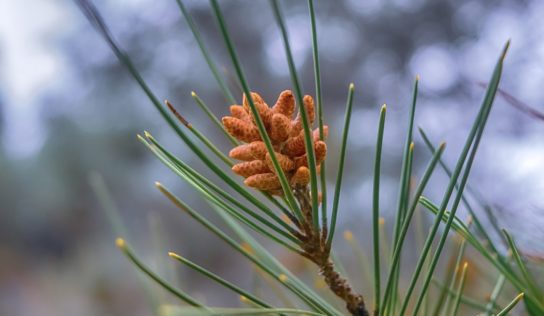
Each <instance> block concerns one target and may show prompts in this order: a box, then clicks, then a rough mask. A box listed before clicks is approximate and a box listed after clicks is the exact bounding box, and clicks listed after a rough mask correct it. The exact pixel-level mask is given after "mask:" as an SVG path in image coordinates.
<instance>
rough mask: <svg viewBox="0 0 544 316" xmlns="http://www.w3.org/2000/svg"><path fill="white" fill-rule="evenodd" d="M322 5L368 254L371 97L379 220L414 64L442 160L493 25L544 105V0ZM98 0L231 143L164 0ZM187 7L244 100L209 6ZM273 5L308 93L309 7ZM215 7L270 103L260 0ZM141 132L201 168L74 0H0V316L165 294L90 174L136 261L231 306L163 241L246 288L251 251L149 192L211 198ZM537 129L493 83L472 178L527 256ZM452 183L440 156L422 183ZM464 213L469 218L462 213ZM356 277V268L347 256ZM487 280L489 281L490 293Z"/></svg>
mask: <svg viewBox="0 0 544 316" xmlns="http://www.w3.org/2000/svg"><path fill="white" fill-rule="evenodd" d="M316 2H317V4H316V6H317V7H316V9H317V19H318V21H317V22H318V32H319V45H320V47H319V48H320V53H321V65H322V68H321V69H322V83H323V94H324V104H325V107H326V109H325V117H326V122H327V123H328V125H329V126H330V130H331V132H330V140H329V141H328V143H329V146H330V154H329V156H328V166H329V167H328V172H329V174H330V177H329V181H330V183H329V186H330V191H329V192H331V191H332V189H333V184H334V182H333V178H334V175H335V174H336V170H337V166H336V162H337V158H338V157H337V155H336V154H335V153H337V152H338V148H339V145H338V144H339V139H340V136H341V129H340V127H341V125H342V121H343V114H344V113H343V112H344V106H345V99H346V94H347V86H348V84H349V83H350V82H354V83H355V85H356V97H355V109H354V116H353V124H352V130H351V134H350V139H349V140H350V148H349V150H348V161H347V169H346V177H345V182H344V191H343V195H342V200H341V214H340V219H339V225H340V232H341V231H343V230H345V229H350V230H352V231H353V233H354V235H355V237H356V238H357V239H358V240H360V243H361V244H363V245H364V246H365V247H366V248H365V249H366V250H367V251H370V249H371V248H369V245H370V236H371V235H370V234H371V231H370V229H369V228H370V225H369V219H370V218H371V215H370V206H371V202H370V197H371V189H372V182H371V177H370V173H371V170H372V164H373V153H374V149H373V146H374V143H375V134H376V129H377V118H378V114H379V113H378V112H379V108H380V106H381V105H382V104H383V103H387V105H388V110H389V112H388V117H387V123H386V124H387V125H386V134H385V144H384V146H385V147H384V155H385V157H384V159H385V161H384V165H383V178H382V179H383V180H382V181H383V191H382V204H383V210H382V212H383V214H384V216H385V217H386V224H387V223H389V222H388V221H389V219H388V215H390V214H393V211H394V209H395V205H396V204H395V200H396V195H397V182H398V178H399V173H400V157H401V154H402V148H403V143H404V137H405V134H404V133H405V128H406V126H407V114H408V107H409V104H410V101H411V89H412V86H413V81H414V78H415V76H416V74H419V75H420V76H421V83H420V96H419V102H418V108H417V113H416V125H417V126H421V127H423V128H424V129H425V130H426V132H427V133H428V134H429V136H430V137H431V139H432V140H433V141H434V142H436V143H438V141H442V140H444V141H446V142H447V143H448V148H447V150H446V154H445V157H446V160H447V161H448V162H450V164H452V163H453V162H454V161H455V160H456V157H457V155H458V154H459V152H460V148H461V146H462V143H463V142H464V139H465V137H466V135H467V132H468V127H469V126H470V125H471V124H472V121H473V119H474V117H475V113H476V111H477V108H478V106H479V104H480V102H481V99H482V97H483V93H484V88H483V86H485V84H486V83H487V80H489V78H490V75H491V72H492V69H493V66H494V64H495V62H496V59H497V57H498V56H499V54H500V51H501V48H502V46H503V45H504V43H505V42H506V40H508V39H511V40H512V45H511V49H510V52H509V54H508V56H507V59H506V64H505V70H504V76H503V81H502V82H501V89H502V90H503V91H504V92H507V93H508V94H509V95H511V96H513V97H515V98H516V99H517V100H519V101H520V102H522V103H523V104H525V105H527V106H529V107H531V108H532V109H533V110H535V111H537V112H540V113H542V112H544V89H542V87H543V84H544V20H543V19H542V16H544V2H542V1H539V0H525V1H506V0H505V1H492V2H491V1H473V0H449V1H447V0H441V1H428V0H410V1H408V0H383V1H378V0H346V1H330V2H325V1H316ZM94 3H95V4H96V6H97V7H98V9H99V10H100V12H101V13H102V14H103V15H104V18H105V20H106V22H107V23H108V24H109V26H110V27H111V30H112V32H113V34H114V36H115V37H116V38H117V39H118V40H119V42H120V43H121V45H122V46H123V47H124V48H125V49H126V50H127V51H128V53H129V55H130V56H131V58H132V59H133V61H134V62H135V64H136V65H137V67H138V68H139V69H140V70H141V72H142V73H143V76H144V77H145V78H146V80H147V81H148V82H149V84H150V85H151V87H152V88H153V90H154V92H155V93H156V94H157V95H158V96H159V98H163V99H165V98H168V99H169V100H170V101H171V102H172V103H173V104H174V105H175V106H176V107H177V108H178V109H179V110H180V111H181V112H182V114H183V115H184V116H185V117H186V118H187V119H188V120H189V121H190V122H191V123H192V124H193V125H194V126H197V127H198V128H199V129H200V130H201V131H203V132H204V133H205V134H206V135H208V136H209V137H210V138H212V139H213V140H215V141H216V143H217V144H218V146H219V147H220V148H221V149H222V150H224V151H225V152H226V151H228V150H229V146H228V143H227V142H226V141H225V139H224V138H223V137H222V135H221V134H220V132H219V131H218V130H217V129H216V128H215V127H214V126H212V125H211V124H210V123H209V122H208V121H207V120H206V117H205V115H204V114H203V113H202V112H200V111H199V109H198V107H196V106H195V104H194V102H193V101H192V99H191V96H190V92H191V91H195V92H197V93H198V95H199V96H200V97H201V98H202V99H203V100H204V101H205V102H206V103H207V104H208V105H209V106H210V107H211V108H212V110H213V111H214V113H215V114H216V115H217V116H219V117H221V116H223V115H226V114H227V112H228V104H227V102H226V101H225V99H224V98H223V96H222V94H221V91H220V89H219V88H218V86H217V84H216V82H215V81H214V79H213V77H212V75H211V73H210V71H209V69H208V68H207V65H206V63H205V61H204V58H203V57H202V55H201V54H200V51H199V49H198V46H197V45H196V42H195V40H194V39H193V36H192V34H191V32H190V30H189V28H188V26H187V24H186V23H185V21H184V20H183V18H182V16H181V13H180V11H179V9H178V7H177V5H176V3H175V1H173V0H171V1H151V0H130V1H129V0H120V1H102V0H100V1H94ZM185 3H186V6H187V8H188V9H189V11H190V13H191V14H192V15H193V18H194V19H195V21H196V23H197V25H198V27H199V29H200V31H201V32H202V34H203V37H204V41H205V44H206V45H207V46H208V48H209V49H210V51H211V52H212V55H213V56H212V57H213V58H214V59H215V60H216V62H217V63H218V65H219V66H220V67H221V70H222V71H223V74H224V75H225V78H226V80H227V81H228V83H229V85H230V86H231V88H232V90H233V91H235V92H236V95H235V96H236V98H237V99H238V100H240V99H241V93H240V92H239V91H240V90H239V89H238V88H237V85H236V83H235V80H234V76H233V73H232V68H231V65H230V62H229V60H228V56H227V55H226V50H225V48H224V46H223V42H222V39H221V38H220V36H219V33H218V30H217V26H216V23H215V20H214V17H213V16H212V12H211V10H210V8H209V4H208V3H207V2H205V1H185ZM281 3H282V5H283V9H284V14H285V16H286V18H287V24H288V28H289V34H290V39H291V43H292V48H293V50H294V54H295V59H296V64H297V67H298V69H299V71H300V74H301V78H302V80H303V87H304V92H305V93H308V94H312V95H313V94H314V90H315V89H314V84H313V68H312V55H311V38H310V27H309V23H310V21H309V16H308V12H307V10H308V9H307V4H306V2H305V1H297V2H294V1H289V2H287V1H282V2H281ZM221 6H222V8H223V10H224V15H225V17H226V19H227V23H228V27H229V29H230V31H231V33H232V35H233V37H234V40H235V43H236V45H237V49H238V53H239V55H240V57H241V59H242V62H243V67H244V69H245V72H246V75H247V76H248V78H249V80H250V85H251V87H252V89H253V90H254V91H258V92H259V93H261V95H262V96H263V97H264V98H265V100H267V102H268V103H269V104H273V103H274V102H275V99H276V97H277V95H278V94H279V92H281V91H282V90H284V89H290V88H291V84H290V79H289V73H288V69H287V64H286V61H285V58H284V51H283V46H282V43H281V38H280V34H279V32H278V28H277V26H276V24H275V22H274V19H273V16H272V13H271V10H270V6H269V3H268V1H264V0H263V1H252V2H247V1H222V2H221ZM143 130H148V131H150V132H151V133H152V134H153V135H154V136H155V137H156V138H157V139H159V140H160V141H161V142H162V143H164V144H165V145H166V146H167V147H168V148H169V149H171V150H172V151H173V152H175V153H177V154H179V156H181V157H182V158H183V159H184V160H186V161H189V162H190V163H191V164H192V165H193V166H194V167H195V168H197V169H200V170H203V168H202V167H203V166H202V165H201V164H200V163H198V162H197V161H196V159H195V157H194V156H193V155H192V154H190V153H189V152H188V151H187V149H186V148H185V147H184V145H183V143H182V142H181V141H180V140H179V139H177V138H176V137H175V135H174V133H173V132H172V131H171V129H169V128H168V126H167V125H166V124H165V123H164V122H163V121H162V119H161V118H160V116H159V115H158V113H157V112H156V110H155V109H154V108H153V107H152V105H151V103H150V102H149V100H148V99H147V98H146V96H145V95H144V93H143V92H142V91H141V90H140V88H139V87H138V86H137V84H136V83H135V82H134V81H133V79H132V78H131V77H130V76H129V75H128V72H127V71H126V70H125V69H124V68H123V67H122V66H121V65H120V64H119V63H118V61H117V60H116V58H115V56H114V55H113V54H112V53H111V51H110V49H109V47H108V46H107V45H106V44H105V42H104V41H103V40H102V38H100V37H99V36H98V35H97V33H96V32H95V31H94V30H93V28H92V27H91V26H90V24H89V23H88V21H87V20H86V19H85V17H84V16H83V14H82V13H81V12H80V11H79V9H78V7H77V5H76V4H75V3H74V2H71V1H62V0H51V1H32V0H19V1H9V0H0V314H1V315H43V316H48V315H151V314H153V311H152V306H153V304H155V303H156V302H157V301H161V302H162V301H168V300H169V298H168V296H167V295H163V294H164V293H163V292H162V291H160V290H157V291H155V292H154V293H156V294H157V295H158V297H156V295H151V296H150V295H148V292H149V289H151V290H154V289H155V287H153V286H150V287H146V286H145V285H142V284H148V285H149V283H142V282H141V281H142V278H140V277H139V276H138V273H137V272H136V271H135V269H134V268H133V266H132V265H131V264H130V263H129V262H128V261H127V260H126V259H125V258H124V257H123V256H122V254H121V253H119V251H118V250H117V249H116V248H115V246H114V240H115V237H116V236H115V234H114V233H113V229H112V225H111V223H110V221H109V220H108V218H107V216H106V213H105V212H104V210H103V208H102V206H101V205H100V203H99V199H98V198H97V196H96V195H95V193H94V192H93V190H92V188H91V186H90V184H89V176H90V174H92V173H95V174H100V175H102V177H103V179H104V182H105V183H106V185H107V187H108V189H109V190H110V193H111V195H112V196H113V200H114V202H115V204H116V206H117V208H118V209H119V212H120V214H121V218H122V222H123V225H124V226H125V228H126V230H127V231H128V232H127V236H125V237H126V238H127V240H128V241H129V242H130V243H131V244H132V245H133V246H134V248H135V250H136V251H137V253H138V254H139V255H140V256H141V257H142V258H143V260H144V261H145V262H146V263H148V264H149V265H150V266H152V267H153V268H155V269H156V270H157V271H162V272H163V273H162V274H163V275H165V276H168V278H169V279H170V280H172V281H173V282H174V283H179V284H182V285H183V287H184V288H185V289H186V290H187V291H188V292H189V293H191V294H192V295H194V296H196V297H198V298H199V299H201V300H204V301H206V302H208V303H210V304H212V305H216V306H236V305H238V298H237V296H236V295H234V294H232V293H230V292H228V291H226V290H224V289H221V288H219V287H217V286H215V285H213V284H211V282H209V281H207V280H204V279H202V278H201V277H199V276H197V275H195V274H194V273H191V272H190V271H188V270H186V269H183V268H179V267H178V268H176V269H173V268H172V266H171V265H169V263H170V262H169V261H168V259H167V257H166V251H169V250H174V251H176V252H179V253H181V254H184V255H186V256H187V257H189V258H190V259H192V260H193V261H196V262H198V263H201V264H203V265H204V266H206V267H208V268H210V269H211V270H213V271H215V272H217V273H219V274H221V275H223V276H225V277H227V278H228V279H230V280H234V281H239V282H240V284H241V285H243V286H248V287H249V286H250V284H251V282H253V280H252V278H251V277H248V276H247V273H245V272H244V273H242V272H243V271H247V269H248V268H249V267H250V266H249V264H248V262H247V261H245V260H243V259H242V258H240V257H239V256H238V255H236V254H233V253H232V252H231V251H230V250H229V249H228V248H227V247H225V244H224V243H222V242H221V241H220V240H218V239H216V238H215V237H214V236H212V235H211V234H210V233H209V232H207V231H205V230H204V229H203V228H202V227H200V226H198V225H195V223H194V222H193V221H192V220H191V219H190V218H188V217H187V216H185V215H184V214H181V213H180V212H179V211H178V210H176V209H175V208H174V207H173V206H172V205H171V204H170V203H169V202H168V201H166V200H165V199H164V198H163V197H162V196H161V195H160V194H159V193H158V192H157V191H156V189H155V188H154V185H153V183H154V181H156V180H160V181H161V182H163V183H165V184H166V185H167V186H169V187H170V188H171V189H172V190H174V192H176V193H177V194H179V195H180V196H182V197H183V198H185V200H186V201H187V202H188V203H189V204H191V205H192V206H194V207H195V208H196V209H202V212H203V214H206V215H210V214H211V213H210V212H209V210H208V209H207V208H208V206H207V205H206V204H205V203H203V202H202V200H201V199H200V198H199V197H198V195H197V194H195V191H193V190H192V189H191V188H190V187H188V186H187V185H186V184H185V183H184V182H183V181H182V180H181V179H179V178H177V177H176V176H175V175H174V174H173V173H172V172H170V171H169V170H168V169H167V168H166V167H165V166H163V165H162V164H161V163H160V161H158V160H157V159H155V158H154V157H153V156H152V154H151V153H150V152H148V151H147V150H146V149H145V148H144V146H142V145H141V144H140V143H139V142H138V141H137V140H136V134H137V133H142V132H143ZM543 135H544V121H543V120H542V118H541V117H540V118H539V115H538V113H536V112H528V111H526V110H520V104H519V102H518V103H516V102H513V101H508V100H507V99H505V98H504V97H501V96H499V97H497V100H496V104H495V108H494V110H493V112H492V115H491V117H490V122H489V124H488V128H487V130H486V133H485V137H484V140H483V142H482V144H481V148H480V152H479V155H478V158H477V160H476V161H475V166H474V168H473V172H472V174H471V178H470V185H471V186H472V187H473V188H474V189H475V190H476V191H478V192H479V193H480V194H481V195H482V198H483V199H484V200H485V201H488V202H489V203H490V204H491V205H492V206H493V212H494V215H495V217H496V218H497V221H498V223H499V226H501V227H506V228H508V229H510V230H511V231H512V233H513V235H514V236H515V237H516V240H517V242H518V244H519V245H520V247H521V249H522V251H523V252H524V253H526V254H529V255H531V256H532V257H535V258H539V257H540V258H542V257H544V247H543V246H542V240H544V228H543V227H544V213H543V212H544V211H543V210H544V199H543V198H542V197H543V194H544V177H543V175H544V163H543V162H544V138H543ZM415 138H416V154H415V155H416V158H415V159H416V161H415V166H414V167H415V174H416V175H420V174H421V170H422V168H423V167H424V165H425V164H426V161H427V159H428V158H429V153H428V151H427V150H426V148H425V145H424V144H423V143H422V141H421V138H420V136H419V135H418V134H417V132H416V134H415ZM445 180H446V177H445V176H444V174H443V173H442V172H441V171H439V172H437V174H436V176H435V177H434V178H433V185H432V186H431V187H430V188H429V189H428V190H427V192H426V195H428V196H430V197H431V198H433V199H435V200H436V199H438V198H439V197H440V194H441V193H442V192H443V190H444V188H445V184H446V182H445ZM422 214H423V215H424V220H427V221H430V220H431V217H430V216H427V215H429V214H427V213H425V212H423V213H422ZM459 214H460V216H461V217H462V218H465V217H466V213H465V210H463V209H461V210H460V213H459ZM212 218H213V217H212ZM214 220H216V219H214ZM388 228H391V227H389V226H388ZM336 242H337V248H338V249H339V254H340V257H341V258H342V259H343V260H344V262H346V266H347V267H348V268H349V266H350V262H352V261H353V260H354V256H353V254H352V252H351V251H350V248H349V247H348V246H346V244H345V241H344V240H343V239H342V238H341V237H340V234H339V235H338V238H336ZM275 251H276V250H275ZM277 254H278V256H279V257H280V258H281V259H282V260H284V262H286V263H287V264H288V266H290V267H292V268H293V269H295V271H296V269H297V267H299V266H300V265H302V263H300V262H295V261H296V259H295V258H292V257H290V256H288V255H287V254H286V253H284V252H283V251H282V250H279V249H278V250H277ZM413 257H414V258H415V256H413ZM410 258H411V257H410ZM412 259H413V258H412ZM411 271H412V270H411V269H410V270H407V272H408V273H411ZM352 273H353V276H355V279H357V278H358V277H359V276H358V274H357V273H358V272H357V271H356V270H353V271H352ZM489 273H491V272H489ZM493 273H494V272H493ZM491 274H492V273H491ZM407 275H408V274H407ZM491 287H492V283H489V285H487V286H486V288H485V291H490V290H491ZM146 289H147V290H146ZM481 294H482V297H483V294H486V293H481Z"/></svg>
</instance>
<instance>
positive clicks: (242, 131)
mask: <svg viewBox="0 0 544 316" xmlns="http://www.w3.org/2000/svg"><path fill="white" fill-rule="evenodd" d="M223 125H224V126H225V129H226V130H227V132H228V133H229V134H231V135H232V136H233V137H235V138H237V139H239V140H241V141H243V142H246V143H249V142H253V141H257V140H260V139H261V135H259V130H258V129H257V127H256V126H255V125H252V124H251V123H249V122H245V121H242V120H241V119H239V118H235V117H232V116H225V117H223Z"/></svg>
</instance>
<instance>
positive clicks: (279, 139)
mask: <svg viewBox="0 0 544 316" xmlns="http://www.w3.org/2000/svg"><path fill="white" fill-rule="evenodd" d="M290 128H291V121H290V120H289V119H288V118H287V116H285V115H283V114H279V113H276V114H274V115H272V121H271V124H270V139H271V140H272V142H273V143H275V144H277V143H283V142H284V141H285V140H287V137H289V129H290Z"/></svg>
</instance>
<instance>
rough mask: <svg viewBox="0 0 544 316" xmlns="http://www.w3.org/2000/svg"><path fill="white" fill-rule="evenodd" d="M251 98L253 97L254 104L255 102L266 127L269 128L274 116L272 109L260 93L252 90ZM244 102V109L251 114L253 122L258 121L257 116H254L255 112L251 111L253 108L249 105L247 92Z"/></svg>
mask: <svg viewBox="0 0 544 316" xmlns="http://www.w3.org/2000/svg"><path fill="white" fill-rule="evenodd" d="M251 98H252V99H253V104H255V107H256V108H257V112H258V113H259V116H260V117H261V119H262V120H263V123H264V125H265V127H266V128H267V129H268V128H269V126H270V120H271V117H272V110H271V109H270V108H269V107H268V104H266V103H265V102H264V100H263V98H261V96H260V95H259V94H258V93H255V92H251ZM242 104H243V106H244V109H245V110H246V111H247V113H248V114H249V115H250V117H251V119H252V120H253V122H257V121H256V120H255V117H253V112H252V111H251V108H250V106H249V101H248V99H247V97H246V95H245V94H244V96H243V100H242Z"/></svg>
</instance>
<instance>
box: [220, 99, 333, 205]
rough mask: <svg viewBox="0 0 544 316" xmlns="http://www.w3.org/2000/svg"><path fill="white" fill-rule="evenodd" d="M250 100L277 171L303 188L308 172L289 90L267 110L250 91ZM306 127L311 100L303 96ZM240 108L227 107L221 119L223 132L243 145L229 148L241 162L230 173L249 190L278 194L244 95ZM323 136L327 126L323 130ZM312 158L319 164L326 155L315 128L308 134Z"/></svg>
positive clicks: (312, 109) (311, 110) (276, 180)
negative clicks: (272, 149)
mask: <svg viewBox="0 0 544 316" xmlns="http://www.w3.org/2000/svg"><path fill="white" fill-rule="evenodd" d="M251 97H252V99H253V103H254V104H255V106H256V108H257V111H258V113H259V116H260V117H261V119H262V121H263V123H264V126H265V128H266V133H267V134H268V136H269V137H270V140H271V141H272V145H273V147H274V151H275V154H276V157H277V159H278V162H279V165H280V167H281V169H282V170H283V171H284V172H285V175H286V176H287V178H288V179H289V183H290V185H291V187H293V188H295V187H303V186H306V185H308V183H309V182H310V170H309V169H308V160H307V156H306V147H305V145H304V131H303V127H302V116H301V115H300V112H299V113H298V114H297V116H296V117H295V118H293V114H294V112H295V98H294V96H293V93H292V92H291V91H290V90H285V91H283V92H282V93H280V96H279V97H278V100H277V101H276V104H274V106H273V107H271V108H270V107H269V106H268V104H266V103H265V102H264V100H263V99H262V98H261V96H260V95H259V94H257V93H254V92H252V93H251ZM303 103H304V107H305V108H306V113H307V114H308V119H309V122H310V127H311V126H312V124H313V122H314V120H315V107H314V100H313V98H312V97H311V96H309V95H306V96H304V99H303ZM242 104H243V105H231V107H230V113H231V116H225V117H223V125H224V126H225V129H226V130H227V132H228V133H229V134H230V135H232V136H233V137H235V138H236V139H238V140H240V141H241V142H244V144H242V145H240V146H237V147H235V148H233V149H232V150H231V151H230V153H229V156H230V157H232V158H234V159H237V160H241V161H242V162H240V163H237V164H235V165H234V166H233V167H232V171H233V172H234V173H236V174H238V175H240V176H242V177H244V178H246V179H245V181H244V183H245V184H246V185H247V186H249V187H252V188H255V189H258V190H262V191H266V192H268V193H270V194H275V195H282V194H283V191H282V189H281V184H280V180H279V178H278V176H277V175H276V173H275V171H274V166H273V164H272V159H271V158H270V155H269V154H268V151H267V150H266V146H265V144H264V142H263V140H262V138H261V136H260V134H259V129H258V127H257V125H256V122H255V117H254V116H253V114H252V112H251V109H250V108H249V104H248V100H247V98H246V95H245V94H244V96H243V102H242ZM323 134H324V136H325V137H326V136H327V134H328V127H327V126H324V127H323ZM312 137H313V144H314V150H315V156H316V163H317V166H318V170H319V166H320V165H321V163H322V162H323V160H325V156H326V154H327V145H326V144H325V142H324V141H322V140H320V139H319V129H315V130H314V131H313V133H312Z"/></svg>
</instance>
